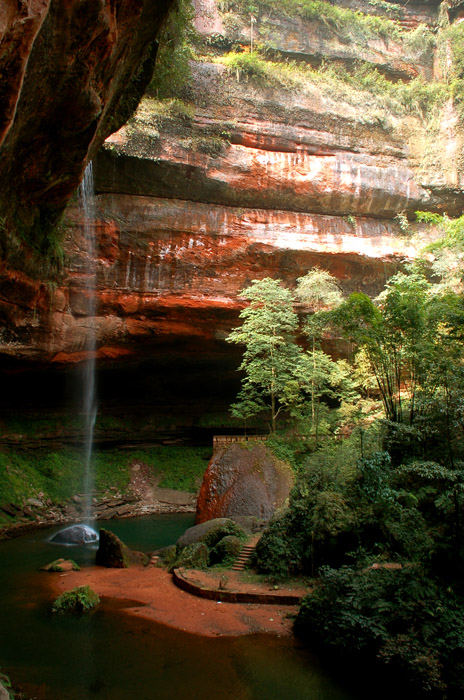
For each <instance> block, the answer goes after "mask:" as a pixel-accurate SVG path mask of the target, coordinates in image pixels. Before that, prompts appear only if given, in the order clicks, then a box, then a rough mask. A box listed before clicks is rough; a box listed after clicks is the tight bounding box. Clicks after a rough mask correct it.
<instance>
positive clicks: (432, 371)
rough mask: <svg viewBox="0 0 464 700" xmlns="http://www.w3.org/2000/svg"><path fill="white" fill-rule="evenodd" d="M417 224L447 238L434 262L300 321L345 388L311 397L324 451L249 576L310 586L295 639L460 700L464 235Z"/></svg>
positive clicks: (422, 691) (300, 464)
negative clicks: (331, 355) (341, 351)
mask: <svg viewBox="0 0 464 700" xmlns="http://www.w3.org/2000/svg"><path fill="white" fill-rule="evenodd" d="M421 218H422V220H431V221H433V223H434V224H435V225H438V226H440V227H441V228H442V231H443V236H442V238H441V239H439V240H438V241H436V242H435V243H434V244H433V246H429V250H428V255H429V256H430V253H433V254H434V260H433V262H432V263H430V262H428V263H427V261H426V259H425V258H424V260H419V262H418V264H417V265H416V266H414V267H411V268H410V269H405V270H404V271H403V272H401V273H398V274H396V275H395V276H394V277H392V278H391V279H390V280H388V282H387V284H386V286H385V289H384V291H383V292H382V293H381V294H380V295H379V296H378V297H377V299H374V300H372V299H370V298H368V297H367V296H365V295H364V294H359V293H357V294H352V295H351V296H350V297H348V298H347V299H346V300H345V301H342V302H341V303H339V300H338V299H337V300H335V302H334V303H333V305H332V308H331V305H330V304H326V305H325V306H324V305H320V307H319V308H317V307H318V305H317V304H316V303H313V305H312V308H311V307H310V308H309V310H310V311H312V312H313V313H311V314H310V315H309V317H308V318H307V320H306V322H304V323H303V327H304V328H305V332H306V336H307V338H308V341H309V345H310V346H312V347H310V350H309V351H307V352H312V353H313V355H314V358H316V357H317V350H316V343H317V342H320V340H321V339H323V338H324V336H325V335H327V333H330V334H332V335H333V334H334V333H337V334H338V337H341V338H343V339H344V340H346V341H348V342H349V343H350V347H351V348H353V355H352V357H351V358H350V362H351V367H350V368H349V372H348V373H349V375H350V384H349V391H347V390H346V388H345V390H344V391H341V390H337V386H336V384H335V383H334V382H332V383H331V385H330V390H324V389H322V391H321V393H320V395H319V396H318V400H319V402H320V403H321V404H322V405H324V406H325V411H326V415H327V416H328V418H327V420H326V429H325V431H324V434H325V439H324V440H323V441H321V440H316V441H315V443H314V442H313V443H312V446H313V448H314V447H315V449H313V450H312V451H311V450H309V449H308V450H306V451H303V450H300V452H299V459H297V460H296V462H294V463H296V468H297V480H296V486H295V488H294V490H293V492H292V495H291V501H290V505H289V507H288V509H286V510H285V511H284V512H282V513H279V514H278V515H277V516H276V517H275V518H274V520H273V521H272V522H271V523H270V526H269V528H268V530H267V531H266V532H265V533H264V535H263V537H262V538H261V540H260V542H259V544H258V547H257V553H256V563H257V566H258V569H259V570H260V571H261V572H263V573H267V574H269V575H271V576H273V577H274V578H277V579H278V578H284V577H288V576H294V575H295V574H296V575H298V574H299V575H305V576H308V577H316V578H315V591H314V593H313V594H312V595H311V596H309V597H308V598H307V599H306V600H305V602H304V603H303V605H302V608H301V612H300V614H299V616H298V619H297V624H296V628H297V630H298V632H299V633H300V634H301V635H302V636H303V637H305V638H307V639H308V640H310V641H311V643H313V644H316V645H317V647H318V648H319V649H320V648H322V649H324V648H325V649H326V650H329V651H330V653H333V651H334V650H335V651H336V652H339V653H340V655H343V656H344V657H345V658H346V656H347V653H348V654H349V655H351V656H352V657H353V660H355V661H356V660H357V661H362V662H363V663H366V662H368V663H369V664H370V665H372V664H374V665H375V666H376V667H378V670H380V671H381V670H382V669H383V670H384V671H388V674H390V677H391V679H393V681H394V683H395V684H396V685H397V684H398V683H399V682H401V683H402V684H404V685H405V686H406V687H407V688H408V690H409V691H410V692H414V693H415V696H417V697H419V696H420V697H422V696H424V697H430V698H454V697H461V696H462V693H463V691H464V675H463V670H464V668H463V663H464V586H463V584H462V581H463V576H464V402H463V399H462V397H463V395H464V343H463V331H462V329H463V327H464V296H463V292H462V290H463V286H462V282H463V267H462V263H461V258H462V240H463V235H462V229H463V226H462V221H461V220H460V219H458V220H455V221H451V220H449V219H447V218H446V217H443V216H436V215H421ZM445 253H446V255H447V257H446V260H447V261H448V263H447V264H444V262H443V261H444V257H443V256H444V255H445ZM452 260H454V262H455V264H454V265H450V261H452ZM451 268H452V270H451ZM431 280H434V283H433V282H432V281H431ZM322 286H323V285H322V284H321V288H322ZM306 311H308V308H306ZM311 334H313V335H311ZM305 354H307V353H304V352H303V350H302V349H301V350H300V354H299V355H298V357H299V358H300V360H301V358H302V357H303V356H304V355H305ZM263 361H264V359H263ZM298 366H299V367H300V370H301V368H302V367H303V365H302V364H301V361H299V364H298ZM305 371H306V372H307V376H308V377H310V366H309V365H308V366H307V367H306V369H305ZM309 384H310V382H309ZM298 386H299V387H300V389H301V387H303V386H304V383H303V381H302V380H301V378H300V380H299V383H298ZM301 397H302V398H301V403H302V404H304V403H305V402H306V404H308V405H309V406H310V405H311V393H310V392H307V393H306V394H304V392H303V394H301ZM289 408H291V407H290V406H289V404H288V403H287V405H286V409H287V410H289ZM308 412H310V411H308ZM290 413H291V411H290ZM312 425H314V422H313V423H312ZM301 426H302V423H301V422H300V424H299V429H300V430H301ZM341 436H343V437H344V439H340V437H341ZM308 444H309V443H308ZM270 445H271V446H272V442H270ZM347 650H349V651H347ZM386 675H387V674H386V673H385V677H386Z"/></svg>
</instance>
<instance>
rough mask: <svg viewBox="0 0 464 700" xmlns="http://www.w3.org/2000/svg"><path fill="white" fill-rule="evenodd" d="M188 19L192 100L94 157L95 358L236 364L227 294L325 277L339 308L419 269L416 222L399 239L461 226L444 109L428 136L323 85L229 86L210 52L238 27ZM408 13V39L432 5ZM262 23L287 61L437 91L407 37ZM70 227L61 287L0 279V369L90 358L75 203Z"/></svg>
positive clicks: (449, 114) (233, 313)
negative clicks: (226, 359)
mask: <svg viewBox="0 0 464 700" xmlns="http://www.w3.org/2000/svg"><path fill="white" fill-rule="evenodd" d="M346 4H348V3H346ZM198 6H199V7H200V9H202V14H201V15H200V16H199V20H198V25H199V29H200V30H201V31H203V32H204V33H205V34H206V38H207V44H208V45H212V46H213V49H212V53H211V54H210V55H209V57H206V58H205V60H203V61H201V62H197V63H195V64H194V65H193V66H192V81H191V84H190V86H189V92H188V94H187V96H186V100H184V102H181V101H179V100H178V101H174V102H171V103H163V104H161V103H159V102H158V101H157V100H155V99H154V98H153V97H150V96H148V97H146V98H145V99H144V100H143V101H142V103H141V105H140V106H139V109H138V111H137V114H136V116H135V117H134V118H133V119H132V120H131V121H130V122H129V124H128V125H127V126H125V127H123V128H122V129H121V130H120V131H118V132H117V133H115V134H114V135H113V136H111V137H110V138H109V139H108V140H107V142H106V143H105V146H104V148H103V150H101V151H100V152H99V154H98V156H97V158H96V162H95V167H96V175H97V188H98V196H97V201H96V209H97V217H96V221H95V224H94V226H95V231H96V236H97V241H98V247H97V248H98V254H97V281H98V285H97V293H98V303H97V309H98V312H97V317H96V319H95V327H96V329H97V338H98V354H99V356H100V357H102V358H105V357H106V358H109V359H111V358H125V357H137V358H140V357H151V358H155V359H156V358H159V357H161V356H166V354H169V353H172V352H174V351H176V352H177V351H179V352H180V353H181V354H182V353H184V354H185V355H186V354H189V353H190V354H192V353H197V352H198V351H199V350H201V352H202V353H205V354H207V353H208V352H209V353H210V354H211V355H212V354H214V353H224V352H226V351H230V349H229V348H228V346H226V345H225V344H224V342H223V340H224V338H225V336H226V335H227V333H228V331H229V329H230V327H231V326H232V325H233V324H234V323H235V322H236V319H237V314H238V310H239V308H240V301H239V299H238V298H237V292H238V291H239V290H240V289H241V288H242V287H243V286H245V285H246V284H247V283H248V282H249V281H250V280H252V279H254V278H256V277H263V276H266V275H271V276H273V277H280V278H282V279H284V280H285V281H286V282H287V283H288V284H290V285H291V284H293V283H294V281H295V280H296V278H297V277H298V276H301V275H303V274H304V273H305V272H306V271H307V270H308V268H310V267H311V266H313V265H316V264H318V265H320V266H322V267H324V268H326V269H329V270H330V271H331V272H332V273H334V274H335V275H336V276H337V277H338V278H339V280H340V283H341V285H342V287H343V288H344V289H345V291H346V292H349V291H353V290H356V289H359V290H362V291H366V292H368V293H375V292H376V291H378V290H379V289H380V288H381V286H382V284H383V281H384V280H385V276H386V275H387V274H388V273H389V272H390V271H393V270H394V269H396V267H397V266H398V265H399V264H400V263H401V262H402V261H403V260H404V259H405V258H410V257H412V256H413V255H414V250H415V246H416V245H417V240H413V239H411V233H415V234H417V235H422V236H423V237H424V236H426V235H428V232H427V231H426V230H425V229H421V227H419V226H417V225H415V224H412V223H411V224H410V225H409V231H408V232H407V235H405V233H404V231H403V230H402V226H403V228H404V222H405V220H407V217H410V218H411V217H412V216H413V212H414V211H415V210H417V209H429V210H434V211H447V212H448V213H449V214H456V213H460V211H461V208H462V202H463V201H464V199H463V195H464V192H463V188H462V173H461V170H460V167H459V153H460V149H461V147H462V138H461V135H460V131H459V128H458V122H457V117H456V114H455V111H454V107H453V105H452V103H451V102H449V101H448V102H447V103H446V104H444V105H443V106H442V108H441V109H442V111H441V118H440V119H439V120H436V126H435V130H434V131H433V132H431V131H430V128H429V122H428V121H427V118H426V116H424V114H422V113H420V112H419V111H418V110H417V109H409V110H408V109H406V108H404V106H401V105H400V104H399V103H385V101H383V100H382V99H380V98H378V96H376V95H375V94H374V93H372V92H369V90H367V89H358V88H357V89H345V88H343V89H342V87H341V85H340V84H339V83H336V82H334V81H332V82H331V78H330V75H327V76H326V77H324V75H323V74H319V77H317V76H316V77H314V78H311V79H310V80H309V79H308V80H306V79H305V81H302V82H301V81H300V82H299V83H295V82H292V80H291V79H290V78H291V75H290V77H289V78H288V80H289V81H290V82H289V83H288V85H286V84H285V83H283V82H282V80H281V79H279V80H280V82H279V80H277V79H275V80H268V81H267V82H266V81H261V82H260V81H259V80H255V79H254V78H253V77H248V78H247V77H246V76H243V75H241V76H240V75H239V76H238V77H239V79H237V75H236V73H235V72H234V71H230V70H228V69H227V67H226V66H225V64H224V63H223V62H222V63H221V50H220V49H219V48H218V46H219V45H220V44H221V42H223V43H225V44H227V45H230V42H231V41H235V42H239V43H240V42H242V44H244V43H246V40H247V36H248V35H247V30H246V29H245V25H243V26H242V25H241V24H240V21H238V20H237V21H236V22H235V25H232V23H231V20H230V18H229V20H227V16H226V15H227V14H230V13H225V15H224V13H222V14H221V13H219V12H218V10H217V7H216V5H215V3H213V2H210V1H208V2H207V3H206V2H205V1H203V2H202V3H198ZM411 8H412V9H411V10H410V11H409V15H408V16H404V17H403V18H402V20H401V22H403V24H405V25H407V23H408V22H410V23H412V24H411V28H414V27H416V26H417V24H418V22H419V21H422V22H424V21H425V22H427V23H428V24H429V25H431V26H432V25H433V23H434V22H435V21H436V18H437V7H436V6H434V5H413V6H411ZM258 19H259V22H258V25H259V26H258V27H257V28H254V32H255V33H256V38H258V33H259V32H260V31H264V30H263V28H266V31H267V36H268V39H269V42H270V44H271V48H272V49H273V51H275V52H277V53H279V55H280V56H285V55H290V54H291V55H292V56H294V57H297V58H298V59H299V60H300V61H301V62H304V63H305V64H311V63H312V62H314V61H317V60H318V57H319V59H320V57H321V55H322V56H327V57H328V58H330V59H331V60H332V61H334V62H335V61H338V62H342V63H343V64H344V65H349V64H350V62H351V61H352V59H353V57H354V55H355V54H356V55H357V56H358V58H360V59H362V61H364V63H365V64H367V65H371V66H372V65H373V66H376V67H380V68H381V69H382V72H383V73H384V74H385V75H387V76H389V78H390V79H391V80H397V79H398V78H401V79H402V80H405V81H407V80H410V79H412V78H413V77H414V76H416V75H421V76H423V77H424V79H425V78H426V79H428V80H430V79H432V77H433V70H434V66H433V51H432V52H431V51H423V50H422V49H421V48H419V49H417V48H415V49H411V48H410V44H409V43H408V41H407V38H405V35H406V33H405V32H403V33H402V34H401V33H400V35H398V36H399V38H398V36H397V35H396V34H395V39H394V40H389V39H386V38H383V39H382V38H377V39H376V40H373V39H372V40H369V41H368V42H367V43H366V42H365V41H364V40H357V41H358V43H357V44H356V41H355V40H353V42H352V43H350V42H347V41H346V38H345V43H344V42H343V40H342V39H343V37H340V35H339V32H338V30H337V31H335V30H333V31H331V30H329V29H327V27H325V28H323V29H321V26H320V23H319V24H318V23H317V22H315V21H308V20H305V21H303V20H302V19H301V18H297V19H294V20H291V21H290V19H289V18H288V17H283V18H280V19H279V17H277V16H275V15H272V16H271V18H270V19H269V17H267V16H265V15H264V14H261V15H260V17H259V18H258ZM266 22H267V24H266ZM292 22H293V24H292ZM224 27H226V28H224ZM231 27H232V29H231ZM221 32H222V33H221ZM231 32H232V35H231ZM337 32H338V33H337ZM218 37H219V39H218ZM221 37H222V39H221ZM248 41H249V39H248ZM227 42H229V44H228V43H227ZM213 59H214V60H213ZM218 59H219V62H218ZM99 133H100V132H99ZM398 214H401V216H400V217H399V218H398ZM66 225H67V243H66V252H67V255H68V260H69V263H68V267H67V273H66V278H65V280H64V281H63V283H61V284H60V285H59V286H58V287H56V288H51V287H49V286H47V285H44V284H41V283H39V282H32V281H31V280H30V279H28V278H27V277H26V276H25V275H23V274H19V273H15V272H12V271H11V269H7V268H4V270H3V272H2V274H1V276H0V317H1V318H2V320H3V324H4V329H5V332H4V334H3V336H2V338H1V340H0V351H1V352H2V353H3V354H6V355H10V356H13V355H14V356H15V357H23V358H29V359H32V360H34V361H39V360H40V361H45V362H47V363H52V364H63V363H64V364H66V363H69V362H76V361H78V360H79V359H81V358H82V357H83V356H85V352H86V347H87V345H88V343H87V337H88V333H89V327H90V325H91V324H90V319H88V318H87V316H86V304H85V303H84V302H85V299H84V297H85V294H86V290H85V285H84V284H83V281H84V275H83V269H84V268H83V260H84V259H85V255H86V253H85V250H84V247H83V241H82V221H81V215H80V213H79V211H78V208H77V205H75V204H73V205H72V206H71V207H70V208H69V209H68V213H67V219H66ZM179 349H180V350H179Z"/></svg>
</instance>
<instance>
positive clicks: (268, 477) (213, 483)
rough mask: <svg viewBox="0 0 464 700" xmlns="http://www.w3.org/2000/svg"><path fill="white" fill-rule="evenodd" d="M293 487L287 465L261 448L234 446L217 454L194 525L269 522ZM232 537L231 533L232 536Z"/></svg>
mask: <svg viewBox="0 0 464 700" xmlns="http://www.w3.org/2000/svg"><path fill="white" fill-rule="evenodd" d="M292 486H293V471H292V468H291V466H290V465H289V464H287V463H286V462H283V461H281V460H279V459H277V457H275V456H274V455H273V454H272V452H271V451H270V450H269V449H268V448H267V447H266V446H265V445H264V444H262V443H261V444H259V443H258V444H255V445H253V447H252V448H251V449H250V444H249V443H248V444H247V445H245V444H240V443H235V444H233V445H230V446H228V447H226V448H223V449H221V450H218V451H217V452H216V453H215V454H214V455H213V458H212V460H211V462H210V463H209V465H208V469H207V470H206V472H205V475H204V477H203V483H202V485H201V489H200V494H199V496H198V503H197V515H196V522H197V523H203V522H205V521H207V520H210V519H211V518H233V517H234V516H244V515H246V516H256V517H258V518H262V519H263V520H269V519H270V518H271V517H272V514H273V513H274V511H275V510H276V509H277V508H279V507H281V506H283V505H284V504H285V502H286V500H287V499H288V496H289V494H290V490H291V488H292ZM231 534H232V533H231Z"/></svg>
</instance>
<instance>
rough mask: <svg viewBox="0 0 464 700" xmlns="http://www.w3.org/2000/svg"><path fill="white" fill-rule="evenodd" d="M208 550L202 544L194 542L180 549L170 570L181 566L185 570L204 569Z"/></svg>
mask: <svg viewBox="0 0 464 700" xmlns="http://www.w3.org/2000/svg"><path fill="white" fill-rule="evenodd" d="M208 562H209V550H208V547H207V546H206V545H205V544H204V543H203V542H194V543H193V544H189V545H187V547H184V548H183V549H181V551H180V553H179V555H178V557H177V559H176V561H175V563H174V565H173V566H172V567H171V570H172V569H174V568H178V567H180V566H183V567H184V568H185V569H206V567H207V566H208Z"/></svg>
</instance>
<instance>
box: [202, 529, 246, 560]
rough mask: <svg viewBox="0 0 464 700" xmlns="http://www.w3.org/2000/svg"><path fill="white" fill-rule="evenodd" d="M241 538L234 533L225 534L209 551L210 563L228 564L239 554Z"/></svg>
mask: <svg viewBox="0 0 464 700" xmlns="http://www.w3.org/2000/svg"><path fill="white" fill-rule="evenodd" d="M241 548H242V540H241V539H240V538H239V537H236V536H235V535H226V536H225V537H223V538H222V540H219V542H218V543H217V544H216V545H215V546H214V547H213V549H212V550H211V552H210V563H211V564H230V563H232V562H233V561H234V560H235V559H236V558H237V557H238V555H239V554H240V550H241Z"/></svg>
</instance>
